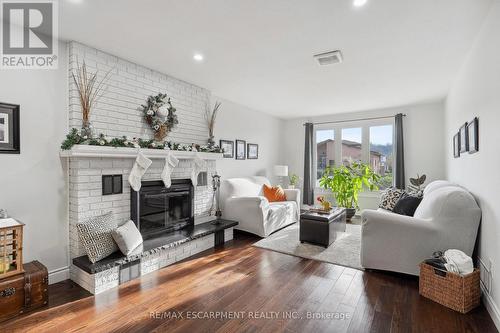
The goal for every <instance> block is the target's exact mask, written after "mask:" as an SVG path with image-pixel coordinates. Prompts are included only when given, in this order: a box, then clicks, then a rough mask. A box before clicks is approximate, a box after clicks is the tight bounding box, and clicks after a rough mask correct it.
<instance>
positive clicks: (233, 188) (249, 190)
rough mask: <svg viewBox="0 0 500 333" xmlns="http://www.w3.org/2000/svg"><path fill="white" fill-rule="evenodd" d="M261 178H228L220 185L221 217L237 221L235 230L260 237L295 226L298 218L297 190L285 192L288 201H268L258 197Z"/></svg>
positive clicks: (260, 196) (298, 199)
mask: <svg viewBox="0 0 500 333" xmlns="http://www.w3.org/2000/svg"><path fill="white" fill-rule="evenodd" d="M263 184H267V185H270V182H269V180H268V179H267V178H265V177H258V176H255V177H247V178H231V179H227V180H224V181H223V182H222V184H221V204H222V212H223V217H224V218H226V219H230V220H235V221H238V222H239V224H238V226H236V227H235V229H239V230H243V231H246V232H249V233H252V234H255V235H258V236H260V237H267V236H269V235H270V234H271V233H273V232H275V231H276V230H279V229H281V228H283V227H286V226H288V225H290V224H293V223H296V222H297V221H298V220H299V216H300V190H297V189H291V190H290V189H285V194H286V196H287V199H288V200H289V201H285V202H269V201H268V200H267V199H266V198H265V197H264V196H263V194H262V186H263Z"/></svg>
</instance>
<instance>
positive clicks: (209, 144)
mask: <svg viewBox="0 0 500 333" xmlns="http://www.w3.org/2000/svg"><path fill="white" fill-rule="evenodd" d="M207 144H208V147H209V148H212V147H213V146H215V140H214V136H213V135H210V136H209V137H208V140H207Z"/></svg>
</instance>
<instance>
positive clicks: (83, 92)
mask: <svg viewBox="0 0 500 333" xmlns="http://www.w3.org/2000/svg"><path fill="white" fill-rule="evenodd" d="M111 71H112V69H110V70H109V71H108V72H107V73H106V74H105V75H104V77H103V78H102V79H101V80H100V81H99V80H98V72H97V71H96V72H94V73H91V72H89V71H88V70H87V65H86V64H85V61H83V63H82V65H81V66H80V63H79V62H78V60H77V64H76V73H75V71H72V73H71V75H72V76H73V81H74V82H75V85H76V88H77V90H78V96H79V98H80V106H81V108H82V116H83V117H82V120H83V123H82V134H85V135H87V136H89V137H90V136H91V133H90V132H89V133H83V132H84V131H90V112H91V111H92V108H93V107H94V105H95V103H96V102H97V101H98V100H99V98H100V97H101V96H102V93H103V91H104V88H105V84H106V82H107V80H108V79H109V76H110V74H111Z"/></svg>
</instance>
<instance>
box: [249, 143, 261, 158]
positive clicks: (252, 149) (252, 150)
mask: <svg viewBox="0 0 500 333" xmlns="http://www.w3.org/2000/svg"><path fill="white" fill-rule="evenodd" d="M247 159H249V160H257V159H259V145H258V144H256V143H248V144H247Z"/></svg>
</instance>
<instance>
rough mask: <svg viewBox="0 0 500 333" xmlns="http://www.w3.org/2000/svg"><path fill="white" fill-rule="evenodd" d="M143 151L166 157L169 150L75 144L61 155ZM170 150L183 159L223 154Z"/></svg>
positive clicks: (124, 154) (131, 154) (114, 154)
mask: <svg viewBox="0 0 500 333" xmlns="http://www.w3.org/2000/svg"><path fill="white" fill-rule="evenodd" d="M139 151H141V152H142V153H143V154H144V155H145V156H146V157H148V158H158V159H160V158H165V157H166V156H167V152H168V151H167V150H163V149H146V148H123V147H116V148H115V147H100V146H89V145H75V146H73V147H72V148H71V149H70V150H61V152H60V153H59V155H60V156H61V157H64V158H71V157H108V158H136V157H137V154H138V153H139ZM170 152H171V153H172V154H173V155H174V156H175V157H177V158H178V159H181V160H190V159H194V158H195V156H196V155H198V156H199V157H200V158H201V159H203V160H219V159H222V158H223V157H222V154H219V153H202V152H193V151H179V150H170Z"/></svg>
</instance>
